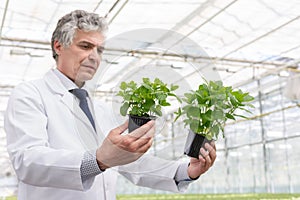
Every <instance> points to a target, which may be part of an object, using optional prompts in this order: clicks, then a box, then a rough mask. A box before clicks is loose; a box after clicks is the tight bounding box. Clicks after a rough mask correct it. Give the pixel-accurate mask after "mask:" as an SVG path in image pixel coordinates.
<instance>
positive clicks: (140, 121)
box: [128, 115, 156, 133]
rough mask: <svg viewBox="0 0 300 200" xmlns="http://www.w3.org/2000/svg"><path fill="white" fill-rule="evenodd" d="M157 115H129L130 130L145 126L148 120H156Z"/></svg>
mask: <svg viewBox="0 0 300 200" xmlns="http://www.w3.org/2000/svg"><path fill="white" fill-rule="evenodd" d="M155 119H156V117H155V116H141V117H140V116H135V115H129V122H128V123H129V124H128V132H129V133H130V132H132V131H134V130H135V129H137V128H139V127H140V126H143V125H144V124H146V123H147V122H149V121H151V120H155Z"/></svg>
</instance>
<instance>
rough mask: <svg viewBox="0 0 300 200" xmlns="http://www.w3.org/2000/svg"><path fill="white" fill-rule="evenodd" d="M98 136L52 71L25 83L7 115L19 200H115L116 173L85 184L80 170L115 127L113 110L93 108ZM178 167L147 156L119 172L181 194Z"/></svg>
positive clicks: (16, 91) (132, 178)
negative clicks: (110, 114)
mask: <svg viewBox="0 0 300 200" xmlns="http://www.w3.org/2000/svg"><path fill="white" fill-rule="evenodd" d="M93 107H94V115H95V118H96V119H95V121H96V130H97V133H96V132H95V131H94V129H93V127H92V126H91V124H90V122H89V121H88V119H87V117H86V116H85V115H84V113H83V112H82V111H81V109H80V108H79V106H78V104H76V103H74V97H73V95H72V94H71V93H70V92H68V91H67V90H66V89H65V88H64V87H63V85H62V83H61V82H60V80H59V79H58V77H57V76H56V75H55V74H54V72H53V70H50V71H49V72H48V73H47V74H46V75H45V77H44V78H43V79H40V80H36V81H31V82H27V83H22V84H20V85H19V86H17V87H16V88H15V90H14V91H13V93H12V95H11V97H10V100H9V103H8V107H7V111H6V114H5V130H6V133H7V148H8V152H9V155H10V158H11V161H12V164H13V167H14V169H15V171H16V174H17V177H18V180H19V186H18V200H41V199H43V200H57V199H64V200H74V199H76V200H100V199H101V200H111V199H115V193H116V172H117V170H116V169H113V168H112V169H108V170H106V171H105V172H103V173H102V174H100V175H98V176H96V177H95V178H90V179H89V180H87V181H85V182H84V184H82V181H81V176H80V165H81V161H82V158H83V154H84V152H85V151H86V150H90V149H96V148H97V147H98V146H99V145H100V144H101V141H102V140H103V138H104V135H105V134H107V133H108V132H109V130H111V129H112V128H114V127H111V121H110V119H109V117H107V116H104V113H106V114H107V113H108V112H109V111H108V110H107V108H106V107H105V106H103V105H93ZM178 166H179V163H178V162H170V161H164V160H162V159H159V158H153V157H152V158H150V157H147V156H143V157H142V158H141V159H139V160H138V161H137V162H135V163H132V164H129V165H126V166H122V167H120V168H119V170H118V172H119V173H121V174H122V175H124V176H125V177H126V178H128V179H129V180H130V181H132V182H133V183H135V184H138V185H141V186H147V187H152V188H156V189H163V190H169V191H173V192H177V191H180V190H184V189H185V188H186V187H187V186H186V185H183V186H182V187H178V186H177V185H176V184H175V181H174V180H173V177H174V175H175V173H176V171H177V168H178Z"/></svg>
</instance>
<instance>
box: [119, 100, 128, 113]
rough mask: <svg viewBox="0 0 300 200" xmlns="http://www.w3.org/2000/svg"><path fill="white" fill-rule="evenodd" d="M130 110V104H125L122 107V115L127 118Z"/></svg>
mask: <svg viewBox="0 0 300 200" xmlns="http://www.w3.org/2000/svg"><path fill="white" fill-rule="evenodd" d="M128 108H129V103H127V102H125V103H123V105H122V106H121V107H120V113H121V115H122V116H126V114H127V110H128Z"/></svg>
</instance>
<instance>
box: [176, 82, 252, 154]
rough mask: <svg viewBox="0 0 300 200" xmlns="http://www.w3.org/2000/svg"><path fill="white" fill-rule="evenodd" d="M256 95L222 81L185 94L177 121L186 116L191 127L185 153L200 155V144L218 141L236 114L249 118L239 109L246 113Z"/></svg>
mask: <svg viewBox="0 0 300 200" xmlns="http://www.w3.org/2000/svg"><path fill="white" fill-rule="evenodd" d="M253 99H254V98H253V97H252V96H250V95H249V93H244V92H242V91H241V90H234V89H233V88H232V87H226V86H223V83H222V81H209V82H208V81H206V80H204V83H203V84H201V85H199V87H198V89H197V90H194V91H190V92H188V93H185V94H184V98H183V99H182V100H183V101H184V102H185V103H186V104H185V105H184V106H183V107H182V108H179V109H178V111H177V112H175V114H176V115H177V117H176V118H175V121H176V120H177V119H178V118H179V117H180V116H184V117H185V118H184V120H183V123H184V125H185V126H187V127H188V128H189V134H188V137H187V140H186V144H185V149H184V153H185V154H187V155H189V156H191V157H195V158H198V156H199V151H200V148H201V146H203V145H204V144H205V143H206V142H210V141H211V140H217V139H218V138H219V136H220V132H221V133H222V137H223V138H224V126H225V123H226V121H227V120H229V119H230V120H236V117H242V118H247V117H246V116H244V115H239V114H237V112H236V111H238V110H243V111H246V112H249V113H250V111H249V110H248V109H249V107H253V105H252V104H250V102H251V101H252V100H253Z"/></svg>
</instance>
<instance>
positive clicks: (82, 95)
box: [70, 89, 96, 130]
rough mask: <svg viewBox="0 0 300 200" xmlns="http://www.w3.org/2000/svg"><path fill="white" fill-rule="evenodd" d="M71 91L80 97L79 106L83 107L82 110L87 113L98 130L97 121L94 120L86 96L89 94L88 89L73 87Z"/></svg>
mask: <svg viewBox="0 0 300 200" xmlns="http://www.w3.org/2000/svg"><path fill="white" fill-rule="evenodd" d="M70 92H71V93H73V94H74V95H75V96H76V97H77V98H78V99H79V101H80V102H79V107H80V108H81V109H82V111H83V112H84V113H85V115H86V116H87V118H88V119H89V120H90V122H91V124H92V126H93V128H94V130H96V129H95V122H94V119H93V116H92V114H91V111H90V109H89V106H88V102H87V100H86V97H87V96H88V93H87V91H86V90H84V89H73V90H70Z"/></svg>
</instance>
